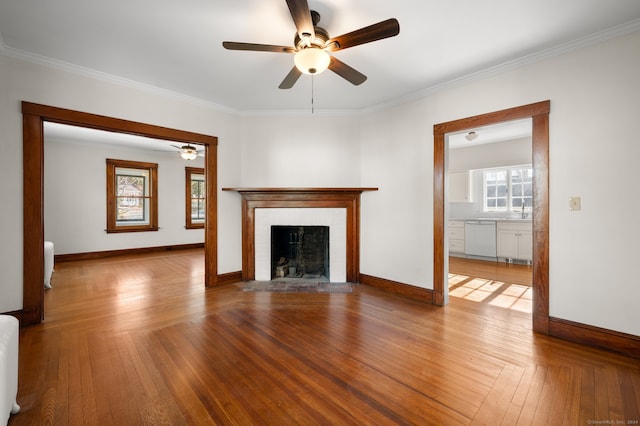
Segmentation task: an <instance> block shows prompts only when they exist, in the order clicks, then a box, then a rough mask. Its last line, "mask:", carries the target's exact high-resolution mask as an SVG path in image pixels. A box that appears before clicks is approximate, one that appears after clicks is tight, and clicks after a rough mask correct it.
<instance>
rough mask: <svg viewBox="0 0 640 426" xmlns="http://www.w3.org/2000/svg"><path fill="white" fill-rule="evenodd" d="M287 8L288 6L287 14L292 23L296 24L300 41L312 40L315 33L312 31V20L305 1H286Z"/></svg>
mask: <svg viewBox="0 0 640 426" xmlns="http://www.w3.org/2000/svg"><path fill="white" fill-rule="evenodd" d="M287 6H289V12H290V13H291V17H292V18H293V23H294V24H296V29H297V30H298V36H299V37H300V39H301V40H305V39H306V40H313V39H314V38H315V36H316V33H315V31H314V30H313V19H312V18H311V11H310V10H309V3H307V0H287Z"/></svg>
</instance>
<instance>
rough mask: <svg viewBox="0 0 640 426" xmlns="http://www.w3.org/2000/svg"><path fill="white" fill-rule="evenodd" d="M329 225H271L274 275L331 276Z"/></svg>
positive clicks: (321, 278)
mask: <svg viewBox="0 0 640 426" xmlns="http://www.w3.org/2000/svg"><path fill="white" fill-rule="evenodd" d="M329 259H330V256H329V227H328V226H280V225H274V226H271V279H274V278H283V277H290V278H299V279H314V280H323V281H325V280H326V281H329V280H330V270H331V269H330V267H329Z"/></svg>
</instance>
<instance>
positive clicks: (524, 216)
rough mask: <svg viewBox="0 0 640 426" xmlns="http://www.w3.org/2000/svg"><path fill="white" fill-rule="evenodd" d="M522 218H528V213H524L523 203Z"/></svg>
mask: <svg viewBox="0 0 640 426" xmlns="http://www.w3.org/2000/svg"><path fill="white" fill-rule="evenodd" d="M522 218H523V219H526V218H527V213H526V212H525V211H524V202H523V203H522Z"/></svg>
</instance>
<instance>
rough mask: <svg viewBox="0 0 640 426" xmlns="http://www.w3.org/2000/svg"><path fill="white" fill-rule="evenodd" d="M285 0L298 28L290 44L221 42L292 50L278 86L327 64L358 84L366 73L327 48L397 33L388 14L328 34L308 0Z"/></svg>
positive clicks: (265, 49)
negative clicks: (288, 66) (290, 65)
mask: <svg viewBox="0 0 640 426" xmlns="http://www.w3.org/2000/svg"><path fill="white" fill-rule="evenodd" d="M286 1H287V6H289V12H290V13H291V17H292V18H293V22H294V24H295V26H296V29H297V31H298V32H297V33H296V35H295V37H294V40H293V44H294V46H293V47H290V46H275V45H271V44H256V43H239V42H234V41H224V42H222V46H224V48H225V49H229V50H250V51H256V52H276V53H293V54H295V56H294V63H295V65H294V67H293V68H292V69H291V71H289V74H287V76H286V77H285V78H284V80H282V83H280V86H278V87H279V88H280V89H290V88H292V87H293V85H294V84H295V83H296V81H298V79H299V78H300V76H301V75H302V74H303V73H304V74H311V75H313V74H319V73H321V72H323V71H324V70H326V69H327V68H328V69H330V70H331V71H333V72H335V73H336V74H338V75H339V76H340V77H342V78H344V79H345V80H347V81H349V82H350V83H352V84H354V85H356V86H357V85H360V84H362V83H364V82H365V80H366V79H367V76H366V75H364V74H362V73H361V72H359V71H357V70H355V69H354V68H351V67H350V66H349V65H347V64H345V63H344V62H342V61H339V60H338V59H336V58H335V57H333V56H331V55H330V54H329V52H336V51H338V50H342V49H347V48H349V47H353V46H358V45H360V44H365V43H370V42H372V41H376V40H382V39H385V38H388V37H393V36H396V35H398V34H399V33H400V24H399V23H398V20H397V19H395V18H391V19H387V20H386V21H382V22H378V23H377V24H373V25H369V26H367V27H363V28H360V29H358V30H355V31H352V32H350V33H347V34H343V35H341V36H338V37H329V33H328V32H327V31H326V30H325V29H324V28H321V27H318V26H317V25H318V22H320V14H319V13H318V12H316V11H315V10H309V4H308V3H307V0H286Z"/></svg>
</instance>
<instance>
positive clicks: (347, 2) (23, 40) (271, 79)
mask: <svg viewBox="0 0 640 426" xmlns="http://www.w3.org/2000/svg"><path fill="white" fill-rule="evenodd" d="M309 6H310V8H311V9H313V10H317V11H318V12H320V14H321V15H322V20H321V21H320V26H321V27H324V28H325V29H326V30H328V31H329V34H330V35H332V36H337V35H340V34H343V33H347V32H350V31H352V30H355V29H358V28H361V27H363V26H367V25H370V24H373V23H376V22H379V21H382V20H385V19H387V18H391V17H395V18H397V19H398V21H399V22H400V34H399V35H398V36H397V37H393V38H389V39H385V40H381V41H377V42H373V43H369V44H365V45H361V46H356V47H353V48H349V49H345V50H342V51H339V52H335V53H334V55H335V56H336V57H337V58H338V59H340V60H342V61H343V62H345V63H347V64H349V65H350V66H352V67H354V68H356V69H357V70H359V71H360V72H362V73H364V74H366V75H367V76H368V80H367V81H366V82H365V83H363V84H362V85H360V86H352V85H351V84H350V83H348V82H346V81H345V80H343V79H342V78H340V77H338V76H337V75H336V74H334V73H332V72H330V71H327V72H325V73H323V74H321V75H318V76H316V77H314V86H315V87H314V105H315V109H316V110H317V111H320V110H333V111H349V110H366V109H369V108H376V107H378V106H383V105H387V104H392V103H397V102H401V101H403V100H407V99H412V98H415V97H418V96H420V95H424V94H425V93H428V92H429V91H431V90H434V89H436V88H438V87H440V86H442V85H445V84H449V83H451V82H455V81H457V80H459V79H462V78H466V77H469V76H472V75H474V74H475V75H477V74H478V73H483V72H487V71H489V70H492V69H496V67H497V68H502V67H504V66H508V65H509V64H514V63H521V62H522V61H527V60H535V59H536V58H539V57H542V56H544V55H547V54H552V53H554V52H558V51H564V50H566V49H569V48H572V47H576V46H579V45H582V44H586V43H589V42H593V41H596V40H600V39H603V38H606V37H609V36H615V35H619V34H622V33H625V32H630V31H635V30H638V29H640V1H638V0H607V1H603V0H562V1H558V0H519V1H513V0H484V1H478V0H455V1H442V0H422V1H416V0H394V1H382V0H309ZM294 34H295V26H294V24H293V21H292V19H291V16H290V15H289V10H288V8H287V5H286V3H285V1H284V0H222V1H220V0H218V1H214V0H180V1H176V0H136V1H130V0H110V1H97V0H56V1H51V0H19V1H16V0H0V51H1V52H2V53H4V54H6V55H13V56H18V57H22V58H27V59H30V60H35V61H39V62H46V63H48V64H52V65H54V66H60V67H63V68H67V69H72V70H74V71H76V72H84V73H88V74H92V75H96V76H99V77H101V78H115V79H118V80H120V81H122V80H123V79H124V80H127V81H129V83H132V84H140V85H144V86H147V87H151V88H153V89H156V90H161V91H165V92H170V93H174V94H177V95H180V96H186V97H189V98H194V99H197V100H199V101H204V102H208V103H211V104H215V105H218V106H220V107H223V108H227V109H231V110H234V111H241V112H250V111H273V110H276V111H296V110H299V111H308V110H310V104H311V77H309V76H303V77H302V78H301V79H300V80H299V81H298V83H297V84H296V85H295V86H294V88H293V89H290V90H280V89H278V85H279V84H280V82H281V81H282V79H283V78H284V76H285V75H286V74H287V73H288V71H289V70H290V69H291V67H292V66H293V56H292V55H290V54H284V53H267V52H244V51H230V50H225V49H224V48H223V47H222V41H224V40H228V41H240V42H256V43H265V44H276V45H293V36H294Z"/></svg>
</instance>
